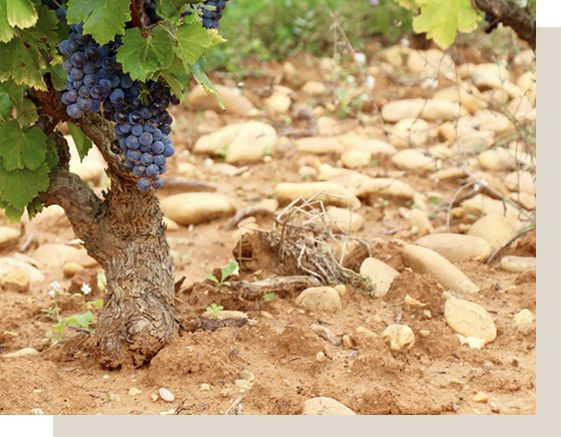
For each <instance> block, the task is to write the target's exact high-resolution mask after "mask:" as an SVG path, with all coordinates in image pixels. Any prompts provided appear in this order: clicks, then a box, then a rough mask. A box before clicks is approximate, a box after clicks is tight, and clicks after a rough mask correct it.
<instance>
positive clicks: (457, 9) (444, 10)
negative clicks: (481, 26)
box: [413, 0, 481, 49]
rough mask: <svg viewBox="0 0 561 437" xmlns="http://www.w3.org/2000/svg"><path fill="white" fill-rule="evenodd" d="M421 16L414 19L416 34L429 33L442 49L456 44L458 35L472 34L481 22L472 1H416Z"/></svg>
mask: <svg viewBox="0 0 561 437" xmlns="http://www.w3.org/2000/svg"><path fill="white" fill-rule="evenodd" d="M415 1H416V3H417V5H418V6H419V7H420V8H421V14H420V15H418V16H416V17H415V18H414V19H413V30H414V31H415V33H423V32H426V33H427V38H432V39H433V40H434V42H435V43H436V44H438V45H439V46H440V47H441V48H442V49H446V48H448V47H449V46H450V44H452V43H453V42H454V39H455V38H456V33H457V32H458V30H459V31H462V32H471V31H473V30H474V29H475V28H476V27H477V23H478V22H479V21H481V16H480V15H479V14H478V13H477V10H476V9H474V8H473V6H472V3H471V0H415Z"/></svg>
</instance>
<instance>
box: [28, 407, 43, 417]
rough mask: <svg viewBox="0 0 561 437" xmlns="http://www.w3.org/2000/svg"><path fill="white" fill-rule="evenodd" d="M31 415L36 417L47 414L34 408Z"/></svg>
mask: <svg viewBox="0 0 561 437" xmlns="http://www.w3.org/2000/svg"><path fill="white" fill-rule="evenodd" d="M31 414H34V415H36V416H43V415H44V414H45V412H44V411H43V410H41V408H32V409H31Z"/></svg>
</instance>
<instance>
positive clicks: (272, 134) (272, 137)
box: [226, 121, 278, 164]
mask: <svg viewBox="0 0 561 437" xmlns="http://www.w3.org/2000/svg"><path fill="white" fill-rule="evenodd" d="M277 140H278V135H277V131H276V130H275V128H273V127H272V126H271V125H269V124H267V123H263V122H261V121H250V122H248V123H246V124H244V125H243V127H242V128H241V129H240V131H239V132H238V135H236V138H235V139H234V140H233V141H232V143H231V144H230V146H229V147H228V151H227V152H226V162H228V163H230V164H232V163H235V162H239V161H256V160H260V159H261V158H263V156H265V154H266V153H270V152H272V151H274V149H275V147H276V144H277Z"/></svg>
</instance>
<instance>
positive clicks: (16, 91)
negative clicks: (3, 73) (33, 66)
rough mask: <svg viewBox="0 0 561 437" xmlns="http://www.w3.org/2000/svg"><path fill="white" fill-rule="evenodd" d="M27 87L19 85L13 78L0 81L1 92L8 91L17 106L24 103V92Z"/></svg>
mask: <svg viewBox="0 0 561 437" xmlns="http://www.w3.org/2000/svg"><path fill="white" fill-rule="evenodd" d="M24 91H25V89H24V87H22V86H21V85H18V84H17V83H15V82H14V81H13V80H7V81H6V82H3V83H0V92H3V93H6V94H8V95H9V96H10V100H11V101H12V103H13V104H14V105H16V106H18V105H21V104H23V93H24Z"/></svg>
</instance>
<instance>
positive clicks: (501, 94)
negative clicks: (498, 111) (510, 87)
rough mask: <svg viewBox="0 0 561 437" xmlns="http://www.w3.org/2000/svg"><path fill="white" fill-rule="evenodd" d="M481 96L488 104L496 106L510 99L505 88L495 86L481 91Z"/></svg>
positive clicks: (504, 103)
mask: <svg viewBox="0 0 561 437" xmlns="http://www.w3.org/2000/svg"><path fill="white" fill-rule="evenodd" d="M481 97H482V98H483V100H485V101H486V102H487V103H488V104H489V106H492V107H496V108H500V107H501V106H502V105H506V104H507V103H508V101H509V100H510V96H509V95H508V93H507V92H506V91H505V90H502V89H495V88H492V89H489V90H487V91H483V92H482V93H481Z"/></svg>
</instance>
